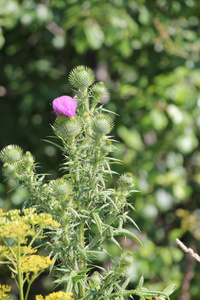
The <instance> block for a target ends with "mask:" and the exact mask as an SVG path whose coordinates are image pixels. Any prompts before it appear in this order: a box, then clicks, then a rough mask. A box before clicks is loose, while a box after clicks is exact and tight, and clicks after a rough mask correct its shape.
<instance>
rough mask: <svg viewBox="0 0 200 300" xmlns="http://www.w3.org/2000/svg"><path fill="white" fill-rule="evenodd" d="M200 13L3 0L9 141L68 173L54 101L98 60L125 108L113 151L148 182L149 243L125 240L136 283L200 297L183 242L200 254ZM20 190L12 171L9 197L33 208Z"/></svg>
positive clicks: (2, 103) (182, 3)
mask: <svg viewBox="0 0 200 300" xmlns="http://www.w3.org/2000/svg"><path fill="white" fill-rule="evenodd" d="M199 14H200V5H199V3H198V1H195V0H155V1H148V0H138V1H134V0H125V1H123V0H90V1H83V0H43V1H37V0H35V1H34V0H9V1H7V0H0V48H1V50H0V70H1V72H0V122H1V125H0V128H1V141H0V143H1V148H2V147H4V146H6V145H8V144H18V145H20V146H21V147H22V148H23V149H24V151H27V150H29V151H31V152H32V153H33V155H35V157H36V161H37V162H40V164H39V165H40V168H39V169H38V170H40V172H45V173H49V174H52V175H51V176H48V178H54V177H56V176H58V174H59V164H60V161H61V160H62V156H61V154H60V153H59V152H58V151H57V149H55V148H54V147H53V146H51V145H49V144H46V143H45V142H43V141H42V139H45V138H46V137H47V136H49V135H52V132H51V128H50V126H49V124H50V123H52V122H53V120H54V118H55V116H54V115H53V114H52V107H51V105H50V103H51V102H52V100H53V99H54V98H55V97H58V96H60V95H64V94H70V95H72V94H71V90H70V87H69V83H68V79H67V77H68V74H69V72H70V71H71V69H72V68H74V67H75V66H77V65H87V66H88V67H91V68H92V69H93V70H94V71H95V73H96V77H97V79H98V80H102V81H104V82H105V83H106V85H107V87H108V90H109V92H110V95H109V97H107V98H104V99H103V101H104V103H105V104H106V106H105V107H106V108H107V109H110V110H114V111H115V112H116V113H117V114H118V115H119V116H118V117H116V118H115V129H114V131H113V135H115V137H116V139H117V141H118V143H116V147H117V148H118V150H116V151H115V152H114V153H113V156H114V157H116V158H119V159H121V160H122V161H123V164H122V165H117V166H116V165H115V166H113V168H114V169H115V170H116V171H118V172H120V173H123V172H125V171H131V172H133V173H134V174H135V175H136V177H137V188H138V189H139V190H140V192H139V193H137V195H134V196H133V197H132V199H131V201H132V202H133V203H134V206H135V208H136V211H137V212H135V213H134V218H135V221H136V222H137V224H138V225H139V227H140V228H141V232H140V233H138V232H137V235H139V237H140V239H141V240H142V242H143V247H142V248H140V247H139V246H137V245H136V244H135V243H134V242H132V241H131V240H128V239H127V240H126V241H124V240H122V241H120V242H121V244H122V247H123V248H126V249H129V248H130V249H132V250H133V251H134V252H135V257H136V263H135V266H134V268H133V269H132V270H130V274H131V275H132V282H131V284H132V286H135V285H136V283H137V281H138V279H139V277H140V276H141V275H142V274H144V277H145V284H146V287H151V289H162V288H164V287H165V286H166V285H168V284H170V283H175V284H176V285H177V289H176V292H175V293H174V294H173V295H172V300H175V299H178V300H189V299H193V300H199V296H200V288H199V282H200V271H199V268H198V265H197V263H196V262H195V261H194V260H193V259H191V258H190V257H189V256H187V255H186V254H184V253H183V252H182V251H181V250H180V249H179V248H178V247H177V245H176V242H175V238H176V237H178V238H180V239H181V240H182V241H183V242H184V243H185V244H186V245H187V246H188V247H193V249H194V250H196V251H197V252H198V250H199V252H200V226H199V225H200V224H199V217H200V209H199V204H200V198H199V194H200V187H199V184H200V152H199V138H200V64H199V55H200V34H199V33H200V24H199ZM9 184H10V185H11V186H12V183H9ZM110 184H112V182H111V183H110ZM9 189H10V187H9V186H7V185H6V184H5V183H4V182H3V179H2V180H1V185H0V193H1V198H0V206H1V207H3V208H4V209H10V208H16V207H21V205H22V203H23V200H24V198H25V197H26V193H25V192H24V191H23V190H22V189H17V190H15V191H12V192H9V193H7V191H8V190H9ZM127 227H128V228H129V229H130V230H135V229H134V228H132V227H131V226H130V225H129V224H127ZM108 250H109V251H112V253H114V254H115V255H118V251H119V250H118V249H117V248H116V247H115V246H113V245H108ZM99 260H101V261H102V263H104V262H105V260H106V257H101V258H99ZM1 269H2V268H1ZM4 272H5V271H3V269H2V274H4ZM4 281H5V278H4ZM7 283H10V282H7Z"/></svg>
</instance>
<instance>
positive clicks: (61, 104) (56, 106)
mask: <svg viewBox="0 0 200 300" xmlns="http://www.w3.org/2000/svg"><path fill="white" fill-rule="evenodd" d="M52 105H53V110H54V111H55V113H56V115H58V116H59V115H60V114H63V115H65V116H68V117H69V118H71V117H73V116H74V115H75V113H76V108H77V101H76V100H74V99H73V98H71V97H69V96H61V97H58V98H56V99H54V100H53V102H52Z"/></svg>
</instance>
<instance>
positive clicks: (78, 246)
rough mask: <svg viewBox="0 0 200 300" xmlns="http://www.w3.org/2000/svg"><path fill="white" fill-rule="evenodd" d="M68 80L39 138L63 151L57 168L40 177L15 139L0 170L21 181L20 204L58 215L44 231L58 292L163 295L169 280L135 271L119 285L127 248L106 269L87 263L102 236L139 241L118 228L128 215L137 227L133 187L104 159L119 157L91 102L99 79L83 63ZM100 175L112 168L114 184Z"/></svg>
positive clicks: (100, 249) (101, 89)
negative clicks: (149, 279)
mask: <svg viewBox="0 0 200 300" xmlns="http://www.w3.org/2000/svg"><path fill="white" fill-rule="evenodd" d="M69 82H70V84H71V85H72V88H73V91H74V93H75V95H74V97H73V98H72V97H70V96H66V95H64V96H61V97H58V98H56V99H55V100H54V101H53V103H52V107H53V110H54V112H55V114H56V119H55V121H54V123H53V124H52V130H53V132H54V134H55V137H53V138H54V139H53V138H52V139H51V140H46V141H47V142H48V143H50V144H52V145H54V146H55V147H58V148H59V149H60V150H61V151H62V153H63V158H64V160H63V162H62V164H61V170H62V172H63V176H62V177H61V178H57V179H54V180H51V181H47V180H46V178H45V175H39V174H37V173H36V164H35V160H34V157H33V156H32V154H31V153H30V152H26V153H25V154H23V151H22V150H21V148H20V147H19V146H16V145H10V146H7V147H5V148H4V149H3V150H2V152H1V155H0V156H1V160H2V162H3V163H4V168H3V169H4V174H5V176H6V177H7V178H13V179H14V180H16V181H17V182H18V183H19V184H20V185H22V186H24V187H25V188H26V189H27V191H28V193H29V198H28V199H27V201H26V202H25V203H24V207H34V208H35V209H36V210H37V211H38V212H43V213H48V214H50V215H52V218H53V219H54V220H55V221H57V222H59V224H60V227H59V228H55V230H54V231H53V232H49V235H50V237H51V241H50V242H47V244H48V245H49V246H50V247H51V249H52V250H51V255H52V258H53V259H54V260H55V261H56V262H57V264H56V265H54V267H53V268H52V272H53V273H54V274H55V275H56V276H57V279H56V280H55V283H57V284H58V285H59V284H61V283H62V284H63V286H64V292H65V293H73V295H74V297H75V299H91V300H97V299H98V300H101V299H102V300H103V299H104V300H105V299H106V300H107V299H127V298H128V297H131V298H132V299H134V298H133V297H134V295H136V296H138V297H139V299H141V300H145V299H146V298H148V299H157V300H158V299H160V300H163V299H168V300H169V295H170V294H171V293H172V292H173V290H174V285H171V286H169V287H168V288H166V289H165V290H164V291H162V292H159V291H148V290H147V289H146V288H144V287H143V277H142V278H141V279H140V281H139V283H138V286H137V288H136V289H134V290H127V286H128V283H129V280H130V279H129V278H127V277H126V270H127V269H128V268H129V267H131V265H132V264H134V253H133V252H131V251H122V254H121V256H120V257H119V259H118V260H117V261H115V262H112V266H111V267H110V268H109V269H105V268H103V267H99V266H95V265H94V261H95V259H96V258H97V257H98V255H100V254H102V253H107V251H106V248H105V242H107V241H110V242H113V243H115V244H116V245H117V246H118V247H119V248H121V247H120V244H119V242H118V237H119V236H124V237H127V236H128V237H130V238H133V239H135V240H136V242H137V243H138V244H139V245H141V242H140V240H139V238H138V237H137V236H136V235H135V234H134V233H133V232H131V231H129V230H127V229H126V223H127V222H130V223H132V224H133V225H134V226H135V227H136V228H137V229H138V230H139V228H138V226H137V224H136V223H135V221H134V220H133V219H132V218H131V217H130V216H129V211H130V210H134V207H133V205H132V204H131V203H130V201H129V196H130V195H131V194H132V193H134V192H137V190H135V189H134V185H135V178H134V176H133V174H131V173H125V174H122V175H120V176H118V174H116V173H115V172H114V171H112V170H111V164H113V163H116V162H117V163H119V161H118V160H116V159H114V158H112V157H110V156H109V153H111V152H112V151H113V150H114V146H113V144H112V143H113V137H112V136H111V135H110V134H111V132H112V128H113V124H114V122H113V119H114V118H113V113H112V112H111V111H108V110H106V109H104V107H103V105H101V104H100V103H99V102H100V100H101V98H102V97H103V96H105V95H106V93H107V88H106V87H105V85H104V83H103V82H95V76H94V73H93V71H92V70H91V69H89V68H87V67H84V66H78V67H77V68H75V69H74V70H72V72H71V73H70V75H69ZM108 176H118V180H117V186H116V187H115V188H107V187H106V181H107V178H108ZM55 231H56V232H55ZM38 299H39V300H40V298H38ZM41 299H43V298H41Z"/></svg>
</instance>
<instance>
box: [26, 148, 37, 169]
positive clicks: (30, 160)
mask: <svg viewBox="0 0 200 300" xmlns="http://www.w3.org/2000/svg"><path fill="white" fill-rule="evenodd" d="M34 161H35V159H34V157H33V155H32V154H31V153H30V152H29V151H27V152H26V153H25V154H24V156H23V163H24V166H25V167H31V166H33V165H34Z"/></svg>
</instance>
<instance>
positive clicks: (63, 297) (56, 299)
mask: <svg viewBox="0 0 200 300" xmlns="http://www.w3.org/2000/svg"><path fill="white" fill-rule="evenodd" d="M72 295H73V294H72V293H70V292H69V293H65V292H61V291H60V292H53V293H51V294H49V295H48V296H45V298H43V297H42V296H41V295H37V296H36V298H35V300H74V298H72Z"/></svg>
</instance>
